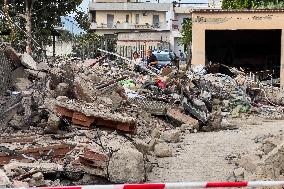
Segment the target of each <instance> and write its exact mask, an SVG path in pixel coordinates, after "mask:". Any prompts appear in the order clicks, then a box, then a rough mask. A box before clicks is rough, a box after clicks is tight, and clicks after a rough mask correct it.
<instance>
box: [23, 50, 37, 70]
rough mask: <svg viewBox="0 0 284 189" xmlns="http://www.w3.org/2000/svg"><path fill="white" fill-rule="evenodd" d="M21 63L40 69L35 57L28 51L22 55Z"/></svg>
mask: <svg viewBox="0 0 284 189" xmlns="http://www.w3.org/2000/svg"><path fill="white" fill-rule="evenodd" d="M21 63H22V64H23V65H24V66H25V67H26V68H28V69H32V70H38V67H37V63H36V62H35V61H34V59H33V57H31V55H29V54H28V53H24V54H23V55H22V56H21Z"/></svg>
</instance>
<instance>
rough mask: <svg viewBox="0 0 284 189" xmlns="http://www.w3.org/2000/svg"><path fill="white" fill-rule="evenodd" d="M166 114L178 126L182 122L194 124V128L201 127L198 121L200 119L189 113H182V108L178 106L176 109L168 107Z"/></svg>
mask: <svg viewBox="0 0 284 189" xmlns="http://www.w3.org/2000/svg"><path fill="white" fill-rule="evenodd" d="M166 115H167V117H169V118H170V119H171V120H172V121H173V122H174V124H176V125H177V126H181V125H182V124H188V125H192V126H193V127H194V128H198V127H199V123H198V121H197V120H196V119H194V118H192V117H191V116H189V115H186V114H184V113H182V112H181V110H180V109H177V108H175V109H168V110H167V114H166Z"/></svg>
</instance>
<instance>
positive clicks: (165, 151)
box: [154, 143, 173, 157]
mask: <svg viewBox="0 0 284 189" xmlns="http://www.w3.org/2000/svg"><path fill="white" fill-rule="evenodd" d="M154 154H155V155H156V156H157V157H171V156H172V155H173V149H172V147H170V146H169V145H168V144H167V143H159V144H157V145H155V147H154Z"/></svg>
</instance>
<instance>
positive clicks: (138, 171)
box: [108, 149, 145, 183]
mask: <svg viewBox="0 0 284 189" xmlns="http://www.w3.org/2000/svg"><path fill="white" fill-rule="evenodd" d="M108 170H109V179H110V181H111V182H114V183H140V182H143V181H144V180H145V169H144V159H143V154H142V153H141V152H139V151H138V150H134V149H121V150H119V151H118V152H115V153H114V154H113V155H112V157H111V159H110V162H109V166H108Z"/></svg>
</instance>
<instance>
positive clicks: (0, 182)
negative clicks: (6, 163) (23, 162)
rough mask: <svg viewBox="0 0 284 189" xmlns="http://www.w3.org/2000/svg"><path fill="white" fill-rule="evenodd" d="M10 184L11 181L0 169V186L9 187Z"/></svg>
mask: <svg viewBox="0 0 284 189" xmlns="http://www.w3.org/2000/svg"><path fill="white" fill-rule="evenodd" d="M11 185H12V183H11V182H10V180H9V178H8V177H7V175H6V174H5V172H4V171H2V170H1V169H0V188H9V187H11Z"/></svg>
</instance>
